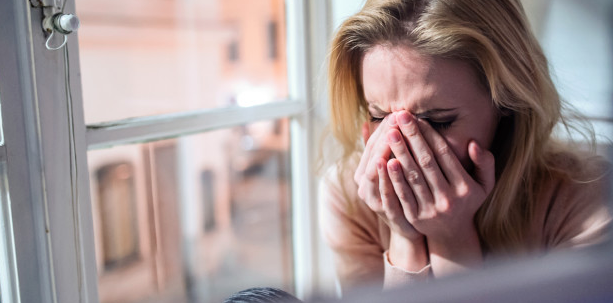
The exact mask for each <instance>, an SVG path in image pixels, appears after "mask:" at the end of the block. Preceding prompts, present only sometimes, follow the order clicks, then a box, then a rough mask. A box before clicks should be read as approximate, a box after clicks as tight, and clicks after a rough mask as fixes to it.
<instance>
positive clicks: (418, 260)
mask: <svg viewBox="0 0 613 303" xmlns="http://www.w3.org/2000/svg"><path fill="white" fill-rule="evenodd" d="M388 259H389V262H390V263H391V264H392V265H393V266H395V267H399V268H402V269H403V270H406V271H412V272H417V271H420V270H421V269H423V268H424V267H425V266H426V265H428V252H427V249H426V238H425V237H424V236H421V237H416V238H412V239H409V238H406V237H404V236H402V235H400V234H398V233H396V232H394V231H392V232H391V234H390V246H389V252H388Z"/></svg>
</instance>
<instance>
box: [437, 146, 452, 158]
mask: <svg viewBox="0 0 613 303" xmlns="http://www.w3.org/2000/svg"><path fill="white" fill-rule="evenodd" d="M436 150H437V151H438V154H439V155H442V156H447V155H450V154H451V148H450V147H449V145H447V144H441V145H440V146H439V147H437V149H436Z"/></svg>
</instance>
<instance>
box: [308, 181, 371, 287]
mask: <svg viewBox="0 0 613 303" xmlns="http://www.w3.org/2000/svg"><path fill="white" fill-rule="evenodd" d="M339 181H340V180H339V177H338V176H337V173H336V170H331V171H329V172H328V173H327V174H326V177H325V178H324V179H323V180H322V182H321V183H320V186H319V203H320V205H321V207H320V210H321V211H320V212H319V215H320V225H321V230H322V234H323V238H324V240H325V241H326V242H327V244H328V246H329V247H330V248H331V250H332V252H333V255H334V263H335V269H336V275H337V279H338V281H339V284H340V286H341V290H342V292H343V293H345V292H346V291H347V290H348V289H351V288H355V287H359V286H366V285H368V286H375V287H381V286H382V284H381V283H382V281H383V259H382V257H381V256H382V254H383V248H382V246H381V243H380V239H379V236H378V232H377V222H376V221H377V218H376V214H374V213H372V212H371V213H372V214H371V215H369V214H368V213H364V211H363V209H362V208H361V207H360V206H359V205H358V204H357V203H355V202H354V201H350V200H351V197H350V196H349V195H346V194H345V193H346V192H348V190H350V189H348V188H345V190H343V187H342V186H343V185H342V184H341V183H340V182H339Z"/></svg>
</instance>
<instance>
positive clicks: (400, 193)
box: [386, 159, 428, 221]
mask: <svg viewBox="0 0 613 303" xmlns="http://www.w3.org/2000/svg"><path fill="white" fill-rule="evenodd" d="M387 171H388V172H389V178H388V180H389V181H391V184H392V187H393V189H394V195H395V196H396V197H397V198H398V201H399V202H400V205H401V206H402V211H403V212H404V217H405V218H406V219H407V220H409V221H411V220H413V218H415V217H416V216H417V214H418V211H419V210H418V207H422V206H421V205H419V206H418V203H417V202H416V198H415V196H416V195H414V194H413V191H412V190H411V188H410V187H409V186H408V185H407V181H406V179H405V177H404V174H403V169H402V164H401V163H400V160H398V159H391V160H389V161H388V162H387ZM388 180H386V181H388ZM425 207H426V208H427V207H428V206H425Z"/></svg>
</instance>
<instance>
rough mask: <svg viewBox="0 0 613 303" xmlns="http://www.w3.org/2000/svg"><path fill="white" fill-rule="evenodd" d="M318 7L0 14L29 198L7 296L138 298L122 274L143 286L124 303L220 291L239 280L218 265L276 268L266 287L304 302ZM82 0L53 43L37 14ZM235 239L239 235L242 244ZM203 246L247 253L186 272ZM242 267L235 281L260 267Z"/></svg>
mask: <svg viewBox="0 0 613 303" xmlns="http://www.w3.org/2000/svg"><path fill="white" fill-rule="evenodd" d="M307 3H308V2H307V1H288V2H287V3H284V2H283V1H279V0H270V1H259V2H257V3H255V2H254V4H252V3H251V2H250V3H249V4H248V5H247V6H248V7H247V8H248V9H250V10H251V11H250V12H252V13H254V14H253V15H254V16H253V17H250V18H243V17H244V16H241V15H237V13H238V12H239V10H237V7H241V6H245V4H244V2H242V1H217V2H215V1H206V2H199V3H198V4H194V5H196V7H189V6H187V5H188V3H187V2H178V3H175V2H167V1H153V2H151V1H147V2H145V1H140V2H130V3H127V2H125V1H111V2H105V3H102V2H99V1H90V0H78V1H77V3H76V5H75V1H73V0H66V1H65V2H64V1H51V0H42V1H25V2H20V3H18V2H14V3H10V4H9V5H6V6H3V7H2V8H1V9H0V17H1V19H2V20H3V26H4V23H6V31H3V32H2V33H1V34H0V36H1V37H2V41H3V42H4V41H6V43H2V45H1V46H0V66H2V68H1V69H0V78H1V79H3V80H4V79H8V81H4V82H3V83H0V89H2V91H3V93H4V95H3V101H5V99H6V100H7V102H3V104H2V105H3V108H2V110H3V114H4V122H5V130H4V131H5V142H7V144H6V145H5V147H6V148H7V153H6V161H7V163H9V164H10V165H8V166H7V175H8V185H9V186H10V187H11V201H12V202H13V203H14V204H12V205H16V206H18V207H16V208H14V211H13V213H12V215H11V218H20V220H19V221H13V222H12V226H13V231H12V235H13V236H14V237H15V238H16V239H19V241H16V242H15V250H14V251H15V252H14V254H13V256H14V257H15V260H14V261H11V262H10V264H13V265H14V266H15V268H16V269H17V271H18V272H19V278H18V279H17V280H16V281H15V283H14V284H15V286H16V287H15V289H16V290H18V292H17V293H18V294H19V295H20V298H19V299H18V300H11V302H20V301H21V302H97V301H99V300H100V301H112V300H115V299H116V298H113V296H114V295H115V294H114V293H112V292H110V291H107V290H108V289H111V288H112V289H113V290H114V291H115V292H116V293H117V294H121V293H124V294H125V293H126V292H129V289H128V290H126V289H125V287H128V288H129V287H131V285H132V284H131V283H123V285H118V283H115V284H113V281H112V280H113V277H118V276H119V275H127V276H130V277H131V278H134V279H135V280H131V281H137V282H136V284H135V285H137V286H138V287H139V289H140V290H139V291H138V296H134V297H131V298H123V299H121V300H125V301H128V302H130V301H134V300H143V299H152V298H154V297H155V296H156V295H157V296H158V297H157V299H160V300H164V299H168V300H173V299H178V300H181V299H185V298H188V297H189V298H219V297H221V296H224V295H226V294H227V292H228V291H235V290H230V289H223V287H222V286H227V285H228V284H227V283H223V280H213V277H215V278H218V277H222V278H223V279H225V280H227V281H231V282H232V283H234V282H238V281H236V280H235V276H236V275H234V274H233V272H236V270H239V269H249V270H253V272H254V273H260V272H264V271H266V272H267V273H268V274H269V275H270V277H268V278H267V280H265V281H269V282H267V283H271V284H274V285H275V286H280V287H282V288H284V289H287V290H290V291H292V292H295V293H297V294H298V296H304V295H306V294H309V293H311V292H312V290H313V289H314V288H315V287H316V286H315V283H317V282H314V281H316V279H317V277H316V269H314V266H313V264H314V260H315V259H316V256H315V252H313V250H312V249H311V247H313V241H314V237H315V236H314V235H315V234H316V231H317V227H316V224H315V221H314V218H315V211H314V210H315V209H314V207H315V206H314V205H316V203H315V201H314V200H313V198H314V194H311V193H313V192H314V190H313V189H314V188H313V186H314V184H315V182H314V181H313V178H312V177H311V175H310V174H309V170H310V167H311V166H310V161H311V159H312V158H313V152H312V151H313V150H314V147H313V144H312V141H313V139H314V136H313V129H315V126H316V125H317V124H316V123H314V120H313V119H314V117H315V115H314V113H315V112H314V111H309V109H312V108H313V106H312V96H311V94H310V92H309V89H308V87H311V84H309V83H310V82H311V80H310V78H309V76H308V74H309V73H311V72H310V70H311V69H313V70H314V67H311V66H310V65H307V62H309V61H310V59H309V58H310V57H309V56H311V51H310V46H309V45H310V44H307V39H306V37H307V36H309V33H310V32H311V29H310V28H308V27H307V26H306V25H307V24H308V23H307V19H306V16H308V14H307V10H309V9H312V7H315V5H314V4H310V3H309V4H307ZM320 5H321V4H320ZM43 6H45V8H43ZM75 6H77V7H79V10H78V11H76V14H77V16H79V17H80V18H81V22H82V25H83V27H82V30H81V31H79V33H78V37H77V34H72V35H68V36H67V37H66V38H67V40H68V44H67V45H66V47H65V48H61V49H60V50H58V51H50V50H47V49H46V48H45V41H46V39H47V38H48V37H49V34H48V33H44V32H43V31H42V29H41V26H40V23H41V22H40V20H41V19H42V18H43V17H44V16H45V15H46V14H52V13H56V12H59V11H61V10H62V9H64V12H66V13H68V12H71V13H74V12H75ZM324 11H325V9H324ZM256 12H257V13H258V14H255V13H256ZM216 22H217V23H216ZM105 31H106V32H105ZM320 33H324V36H325V33H326V31H321V32H320ZM136 36H137V37H138V38H139V39H135V38H134V37H136ZM55 38H57V40H55V39H52V40H53V41H52V42H59V43H58V44H57V45H59V44H60V43H61V41H62V40H61V39H63V37H61V35H56V36H55ZM254 39H255V40H258V41H260V42H262V43H260V44H259V45H255V44H253V40H254ZM323 40H324V41H325V37H324V38H323ZM77 42H78V43H77ZM232 44H234V46H232V47H230V48H231V51H230V52H231V53H233V54H232V55H231V56H229V55H228V45H232ZM54 45H55V43H54ZM138 45H140V46H142V45H146V47H144V48H139V47H138ZM320 45H321V47H325V43H322V44H320ZM286 49H289V50H286ZM317 53H323V51H322V50H317ZM273 57H274V58H273ZM79 58H81V59H82V61H81V62H79ZM105 58H106V59H105ZM108 58H110V61H108V60H107V59H108ZM262 59H263V60H262ZM320 59H321V58H320ZM260 62H264V63H265V64H264V65H259V64H260ZM312 62H321V61H315V60H314V61H312ZM315 65H316V64H315V63H313V66H315ZM92 66H93V67H94V68H89V67H92ZM7 74H8V75H7ZM5 96H6V98H5ZM7 113H8V114H7ZM7 125H9V126H7ZM279 138H281V139H282V140H279ZM271 139H274V140H271ZM271 141H275V142H277V143H278V144H272V143H271ZM221 142H225V143H224V144H226V145H223V144H221ZM214 147H217V148H219V150H217V151H213V148H214ZM198 149H210V150H212V152H211V153H213V152H215V153H217V154H219V155H218V158H214V157H212V156H211V155H209V154H206V153H198ZM190 157H192V158H193V159H195V160H194V162H191V159H190ZM196 157H197V158H196ZM195 162H198V163H195ZM196 164H197V165H196ZM263 189H264V192H263V193H262V191H263ZM131 196H133V197H131ZM190 199H191V200H193V201H190V203H191V204H189V203H184V202H185V201H187V200H190ZM166 201H170V202H166ZM190 207H193V209H192V208H190ZM191 216H193V217H194V218H195V219H193V220H192V219H191V218H192V217H191ZM173 218H175V219H173ZM176 218H179V219H176ZM185 218H187V219H185ZM120 229H121V230H122V231H121V233H119V232H118V231H119V230H120ZM270 230H274V233H267V231H270ZM124 231H125V233H124ZM119 234H121V235H120V236H117V235H119ZM177 235H178V236H177ZM233 237H235V238H233ZM237 237H238V238H240V240H241V241H239V242H240V244H241V245H242V247H239V248H235V250H234V251H233V250H232V246H231V245H229V244H232V241H236V238H237ZM255 240H258V242H259V241H264V242H266V243H267V244H268V246H266V247H265V248H264V249H263V250H262V251H260V252H258V254H259V255H257V256H258V258H257V259H253V258H250V257H249V255H241V253H240V252H241V251H244V250H246V249H248V250H250V251H251V250H252V249H253V241H255ZM214 241H227V242H229V244H228V245H227V246H226V248H225V250H224V249H223V248H224V247H223V245H217V244H218V243H217V242H214ZM211 243H215V245H212V244H211ZM173 244H174V245H173ZM168 247H171V248H172V249H168ZM216 249H217V251H216ZM237 252H238V253H237ZM176 256H180V258H175V257H176ZM199 257H202V259H204V260H206V259H207V258H208V259H211V260H214V259H215V258H222V259H223V258H236V259H240V261H241V262H242V263H239V262H237V263H236V264H239V265H238V266H236V268H232V266H234V265H233V264H232V263H227V264H223V263H222V264H218V263H217V262H213V263H206V262H202V263H199V266H200V267H198V268H195V271H194V272H193V273H188V274H186V271H185V268H186V266H187V265H189V263H188V262H193V261H194V259H196V258H199ZM266 258H267V259H273V258H274V259H276V260H275V261H276V266H275V267H269V266H266V265H267V264H266V263H265V262H263V261H262V260H265V259H266ZM295 260H302V261H303V262H295ZM210 264H215V265H216V266H220V267H219V268H207V266H210ZM32 265H34V266H32ZM216 272H217V273H220V274H216ZM189 274H193V276H190V275H189ZM245 276H246V277H248V279H247V278H246V280H245V281H242V282H241V283H245V284H240V285H239V284H234V285H236V286H237V287H240V286H242V285H249V284H250V282H249V281H252V280H253V279H254V278H253V277H255V276H256V275H253V276H251V277H249V275H245ZM249 279H250V280H249ZM109 281H110V282H109ZM262 281H263V282H264V280H262ZM207 282H214V283H210V284H208V285H204V286H205V287H201V286H202V285H203V283H207ZM189 283H199V284H198V285H196V284H194V285H196V286H195V287H186V285H185V284H189ZM2 286H3V287H4V285H2ZM122 287H123V288H122ZM141 290H144V291H141ZM196 290H198V291H202V292H203V293H194V291H196ZM2 291H3V292H2V295H4V294H5V293H8V292H9V291H10V290H6V289H5V288H3V289H2ZM5 291H6V292H5ZM12 299H14V297H12ZM3 300H4V299H3Z"/></svg>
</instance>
